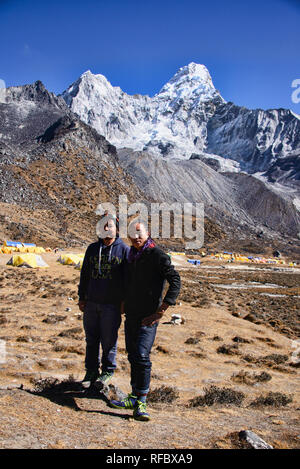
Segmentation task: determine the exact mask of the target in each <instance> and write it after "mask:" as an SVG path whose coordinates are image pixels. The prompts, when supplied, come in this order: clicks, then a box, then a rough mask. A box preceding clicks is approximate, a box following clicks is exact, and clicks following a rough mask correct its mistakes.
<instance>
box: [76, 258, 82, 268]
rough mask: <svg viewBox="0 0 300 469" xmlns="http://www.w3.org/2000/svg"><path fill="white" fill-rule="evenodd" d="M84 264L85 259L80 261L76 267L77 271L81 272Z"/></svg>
mask: <svg viewBox="0 0 300 469" xmlns="http://www.w3.org/2000/svg"><path fill="white" fill-rule="evenodd" d="M82 264H83V259H80V261H79V262H78V264H76V265H75V269H78V270H81V267H82Z"/></svg>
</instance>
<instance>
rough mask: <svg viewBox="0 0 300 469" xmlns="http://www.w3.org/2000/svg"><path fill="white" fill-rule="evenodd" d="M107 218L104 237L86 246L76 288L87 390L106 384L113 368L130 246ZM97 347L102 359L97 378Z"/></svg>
mask: <svg viewBox="0 0 300 469" xmlns="http://www.w3.org/2000/svg"><path fill="white" fill-rule="evenodd" d="M106 216H107V220H108V221H107V223H106V225H105V227H104V230H105V232H106V236H105V237H104V238H103V239H101V238H99V240H98V242H96V243H93V244H90V245H89V246H88V248H87V250H86V253H85V257H84V260H83V264H82V268H81V274H80V283H79V287H78V296H79V302H78V305H79V308H80V310H81V311H83V313H84V315H83V325H84V330H85V336H86V355H85V368H86V375H85V377H84V379H83V381H82V386H83V387H84V388H89V387H90V385H91V384H93V383H95V382H96V381H97V382H98V383H99V384H101V383H102V384H104V383H108V381H109V380H110V378H111V377H112V375H113V373H114V370H115V368H116V353H117V338H118V329H119V327H120V324H121V311H120V306H121V302H122V301H123V299H124V261H125V259H126V257H127V254H128V252H129V246H127V245H126V244H125V243H124V242H123V241H122V240H121V239H120V238H119V237H118V235H117V227H118V222H117V219H116V218H114V217H113V216H111V215H106ZM100 344H101V347H102V358H101V374H100V375H99V366H100V357H99V352H100Z"/></svg>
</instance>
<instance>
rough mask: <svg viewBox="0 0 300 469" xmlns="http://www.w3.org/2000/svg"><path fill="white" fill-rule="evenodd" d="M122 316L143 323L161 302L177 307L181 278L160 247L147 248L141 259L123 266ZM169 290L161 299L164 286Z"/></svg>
mask: <svg viewBox="0 0 300 469" xmlns="http://www.w3.org/2000/svg"><path fill="white" fill-rule="evenodd" d="M125 272H126V274H125V286H126V291H125V305H124V309H125V314H126V317H128V318H129V317H136V318H138V319H142V318H144V317H146V316H150V315H151V314H153V313H155V312H156V311H157V309H158V308H159V306H160V305H161V304H162V302H163V301H164V302H165V303H168V304H169V305H175V304H176V298H177V296H178V295H179V291H180V286H181V282H180V276H179V273H178V272H177V271H176V270H175V269H174V267H173V265H172V264H171V260H170V257H169V256H168V255H167V254H165V253H164V252H163V251H162V250H161V249H160V248H159V247H157V246H156V247H154V248H146V249H145V251H144V252H143V253H142V255H141V257H140V258H139V259H138V260H136V261H134V262H133V263H128V261H126V264H125ZM166 281H167V282H168V283H169V288H168V290H167V292H166V294H165V296H164V299H163V300H162V297H163V290H164V286H165V282H166Z"/></svg>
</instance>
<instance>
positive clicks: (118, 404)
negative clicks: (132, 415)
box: [110, 394, 137, 410]
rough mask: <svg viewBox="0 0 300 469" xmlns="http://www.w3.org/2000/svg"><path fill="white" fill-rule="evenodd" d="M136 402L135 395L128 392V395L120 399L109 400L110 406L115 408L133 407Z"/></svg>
mask: <svg viewBox="0 0 300 469" xmlns="http://www.w3.org/2000/svg"><path fill="white" fill-rule="evenodd" d="M136 402H137V397H136V396H134V395H133V394H128V396H127V397H126V398H125V399H123V400H122V401H115V400H114V399H113V400H111V401H110V405H111V407H114V408H115V409H132V410H133V409H134V408H135V405H136Z"/></svg>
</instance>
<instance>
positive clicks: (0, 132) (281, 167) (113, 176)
mask: <svg viewBox="0 0 300 469" xmlns="http://www.w3.org/2000/svg"><path fill="white" fill-rule="evenodd" d="M182 106H183V104H182V103H181V107H182ZM279 114H280V116H281V117H280V116H279ZM206 118H207V119H208V126H207V131H208V134H207V135H208V140H209V144H210V145H211V147H210V148H209V150H210V152H211V157H209V155H208V154H207V153H205V154H204V153H203V152H201V151H200V150H199V153H198V152H197V153H194V154H192V155H191V158H190V160H186V159H184V160H183V159H179V158H178V159H174V158H168V152H169V151H172V150H173V149H174V147H173V145H171V144H168V143H165V144H164V145H162V146H161V148H160V150H161V151H162V152H163V153H164V154H165V158H161V157H159V156H155V155H151V154H148V153H147V152H142V151H141V152H134V151H132V150H131V149H119V150H118V152H117V150H116V147H115V146H113V145H111V144H110V143H109V142H108V141H107V140H106V139H105V138H104V137H103V136H102V135H100V134H99V133H98V132H97V131H96V130H95V129H94V128H92V127H91V126H90V125H88V124H85V123H84V122H82V121H81V120H80V118H79V117H78V116H77V115H76V114H74V113H73V112H72V111H71V110H70V109H69V108H68V106H67V105H66V103H65V101H64V100H63V99H62V98H60V97H56V96H55V95H54V94H53V93H49V92H48V91H47V90H46V89H45V87H44V86H43V84H42V83H41V82H35V83H34V84H32V85H25V86H24V87H15V88H9V89H8V90H7V100H6V103H0V203H1V202H4V203H7V204H17V205H19V206H23V207H26V208H27V209H30V210H37V209H38V210H44V209H47V210H50V211H51V213H53V214H54V217H56V219H57V220H58V227H57V233H58V236H61V237H62V236H64V235H65V233H66V229H65V228H64V226H65V225H66V224H67V225H68V226H70V224H71V220H72V223H79V222H80V223H81V221H82V219H83V218H85V219H89V221H90V222H92V220H93V215H92V213H93V212H94V210H95V208H96V206H97V205H98V203H100V202H101V201H108V202H112V203H116V204H117V203H118V196H119V195H121V194H126V195H128V199H129V200H131V201H132V202H137V201H138V202H146V203H147V204H149V203H150V202H151V201H155V202H167V203H173V202H180V203H184V202H202V203H204V210H205V215H206V216H207V217H209V218H210V219H211V220H214V221H215V222H216V223H217V224H218V225H219V226H220V228H221V229H222V230H224V231H225V232H227V233H229V232H230V233H233V232H235V233H236V235H237V236H241V237H243V238H244V239H245V237H248V236H249V237H253V236H254V237H255V236H256V235H257V233H264V236H267V235H268V236H270V237H273V238H274V237H275V238H276V236H277V234H278V233H281V234H282V233H284V235H286V236H292V237H297V234H298V232H299V231H300V229H299V212H298V211H297V209H296V206H295V205H294V204H293V198H294V197H295V196H296V195H295V194H296V191H297V190H298V187H299V186H298V184H299V152H298V146H299V139H298V134H299V122H300V121H299V120H298V119H297V118H296V117H290V116H289V111H284V110H279V111H276V112H275V111H274V112H273V111H272V112H271V111H270V112H269V113H268V112H267V111H266V112H265V111H248V110H247V109H244V108H239V107H237V106H234V105H232V104H223V103H222V102H221V101H220V102H219V101H218V102H214V106H213V108H212V109H211V112H210V113H209V118H208V114H206ZM199 119H200V117H199ZM280 119H281V120H280ZM282 119H283V120H282ZM279 121H280V122H283V121H284V122H285V124H284V125H283V124H282V123H281V124H279V123H278V122H279ZM274 122H275V123H276V125H275V124H274ZM271 123H272V125H271ZM259 126H265V128H266V129H268V130H266V132H267V134H266V135H268V138H265V137H263V136H261V137H259V135H260V134H259V132H258V128H259ZM274 129H275V130H274ZM280 129H281V131H282V132H281V133H280ZM283 133H284V135H283ZM275 137H276V138H277V139H279V140H280V139H281V140H282V142H281V144H282V146H281V147H280V145H279V144H278V146H277V147H276V146H275V145H273V144H272V145H271V146H270V145H269V141H271V140H272V139H273V140H274V139H275V140H276V138H275ZM268 139H269V140H268ZM273 140H272V141H273ZM276 141H277V140H276ZM262 142H264V145H263V143H262ZM297 142H298V143H297ZM226 145H229V146H231V148H233V149H234V152H235V153H234V152H233V155H234V157H235V159H236V161H239V162H240V164H241V166H242V165H245V167H246V166H247V165H248V166H247V167H248V169H249V168H250V169H251V171H255V170H257V168H258V167H259V168H260V170H262V167H261V166H260V164H261V161H262V158H264V159H265V167H266V168H268V169H267V170H266V171H265V176H266V178H268V180H269V181H270V182H272V181H276V182H277V181H279V182H280V183H284V184H289V185H290V187H293V189H292V191H291V195H290V194H289V193H287V194H285V193H283V192H282V191H281V192H278V191H276V190H275V189H273V186H272V183H270V184H269V185H267V184H266V183H264V182H262V181H260V180H258V179H257V178H254V177H253V176H251V175H249V174H243V173H240V172H236V173H229V172H228V173H225V172H224V170H222V167H221V165H220V162H219V160H218V155H220V152H221V149H222V151H223V153H222V155H221V156H223V157H224V158H225V157H226V156H227V155H226V148H227V147H226ZM228 148H229V147H228ZM287 148H289V151H290V156H284V157H283V156H280V157H279V156H278V155H281V154H282V153H280V152H283V151H286V150H287ZM239 149H243V152H244V153H243V154H242V156H241V153H239ZM245 149H246V150H247V152H246V150H245ZM217 152H219V153H217ZM259 152H260V153H259ZM276 152H277V153H276ZM274 154H276V155H277V156H278V157H277V158H275V157H274ZM213 156H214V157H213ZM272 158H273V159H272ZM274 158H275V159H274ZM250 169H249V171H250ZM291 184H292V186H291ZM293 191H294V192H293ZM75 214H78V217H77V219H76V216H77V215H76V216H75ZM75 219H76V221H74V220H75ZM15 223H17V222H16V221H10V226H15ZM25 225H26V224H24V227H23V228H22V230H23V232H28V233H32V229H33V228H32V227H30V226H27V225H26V226H25ZM67 225H66V226H67ZM22 226H23V225H22Z"/></svg>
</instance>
